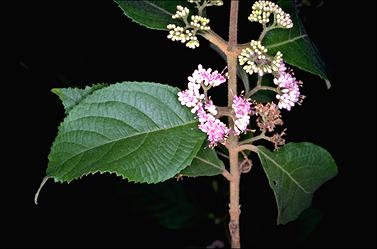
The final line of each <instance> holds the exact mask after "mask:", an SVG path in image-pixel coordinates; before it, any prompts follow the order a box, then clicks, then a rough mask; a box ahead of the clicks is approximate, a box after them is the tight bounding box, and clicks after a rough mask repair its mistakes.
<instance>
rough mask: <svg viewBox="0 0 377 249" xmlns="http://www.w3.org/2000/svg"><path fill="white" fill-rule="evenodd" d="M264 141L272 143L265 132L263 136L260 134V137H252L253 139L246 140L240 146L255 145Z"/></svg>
mask: <svg viewBox="0 0 377 249" xmlns="http://www.w3.org/2000/svg"><path fill="white" fill-rule="evenodd" d="M262 139H264V140H267V141H271V139H270V137H268V136H266V135H265V131H264V132H262V133H261V134H259V135H258V136H255V137H252V138H249V139H245V140H243V141H241V142H240V143H239V145H244V144H251V143H253V142H255V141H258V140H262Z"/></svg>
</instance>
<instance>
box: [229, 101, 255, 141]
mask: <svg viewBox="0 0 377 249" xmlns="http://www.w3.org/2000/svg"><path fill="white" fill-rule="evenodd" d="M232 108H233V111H234V113H235V115H236V118H237V119H236V120H235V121H234V124H235V127H234V128H235V132H236V134H237V135H239V134H241V133H242V132H245V131H246V128H247V126H248V125H249V122H250V114H252V110H251V103H250V101H249V99H245V98H244V97H243V96H239V97H238V96H237V95H235V96H234V97H233V104H232Z"/></svg>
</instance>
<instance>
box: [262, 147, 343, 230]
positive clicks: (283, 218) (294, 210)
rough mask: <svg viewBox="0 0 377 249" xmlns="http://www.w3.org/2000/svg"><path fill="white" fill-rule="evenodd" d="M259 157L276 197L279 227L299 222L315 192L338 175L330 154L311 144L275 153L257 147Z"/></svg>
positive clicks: (282, 149)
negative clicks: (291, 222) (293, 221)
mask: <svg viewBox="0 0 377 249" xmlns="http://www.w3.org/2000/svg"><path fill="white" fill-rule="evenodd" d="M258 155H259V158H260V160H261V163H262V166H263V169H264V171H265V173H266V175H267V177H268V180H269V184H270V186H271V188H272V190H273V191H274V194H275V198H276V203H277V207H278V218H277V223H278V224H286V223H288V222H290V221H292V220H294V219H296V218H297V217H298V216H299V215H300V213H301V212H302V211H304V210H305V209H306V208H308V207H309V206H310V204H311V201H312V198H313V193H314V191H316V190H317V189H318V188H319V186H320V185H321V184H323V183H324V182H326V181H328V180H329V179H331V178H332V177H334V176H335V175H336V174H337V167H336V164H335V161H334V159H333V158H332V157H331V155H330V154H329V153H328V152H327V151H326V150H324V149H323V148H321V147H319V146H317V145H314V144H311V143H288V144H287V145H285V146H284V147H282V148H281V149H279V150H278V151H275V152H271V151H269V150H268V149H266V148H265V147H263V146H258Z"/></svg>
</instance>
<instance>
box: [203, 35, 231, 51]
mask: <svg viewBox="0 0 377 249" xmlns="http://www.w3.org/2000/svg"><path fill="white" fill-rule="evenodd" d="M200 35H201V36H203V37H204V38H205V39H207V40H208V41H209V42H211V43H212V44H214V45H215V46H216V47H218V48H219V49H220V50H221V51H222V52H223V53H224V54H227V42H226V41H225V40H224V39H223V38H221V37H220V36H219V35H218V34H216V33H215V32H214V31H212V30H210V31H207V32H205V33H202V34H200Z"/></svg>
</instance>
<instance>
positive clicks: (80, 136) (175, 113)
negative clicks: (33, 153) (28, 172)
mask: <svg viewBox="0 0 377 249" xmlns="http://www.w3.org/2000/svg"><path fill="white" fill-rule="evenodd" d="M177 92H178V89H177V88H173V87H170V86H167V85H161V84H156V83H147V82H140V83H138V82H124V83H118V84H115V85H111V86H108V87H105V88H102V89H100V90H97V91H95V92H93V93H92V94H91V95H89V96H87V97H86V98H84V99H82V100H81V101H80V103H79V104H77V105H76V106H74V107H73V108H72V110H71V111H70V112H69V113H68V116H67V117H66V118H65V120H64V121H63V123H62V124H61V125H60V127H59V132H58V135H57V137H56V139H55V141H54V144H53V146H52V148H51V153H50V155H49V165H48V168H47V177H50V178H54V180H55V181H60V182H64V181H67V182H70V181H72V180H73V179H77V178H79V177H82V176H84V175H88V174H94V173H96V172H100V173H104V172H109V173H115V174H116V175H118V176H121V177H122V178H125V179H128V180H130V181H134V182H146V183H157V182H161V181H164V180H167V179H169V178H171V177H173V176H175V175H176V174H177V173H179V172H180V171H181V170H182V169H184V168H185V167H187V165H189V164H190V163H191V161H192V160H193V159H194V157H195V155H196V154H197V152H198V151H199V149H200V146H201V145H202V143H203V141H204V139H205V134H204V133H203V132H201V131H199V129H198V128H197V121H196V120H195V119H194V118H193V115H192V113H191V112H190V110H189V109H188V108H186V107H183V106H181V105H180V103H179V101H178V100H177Z"/></svg>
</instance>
